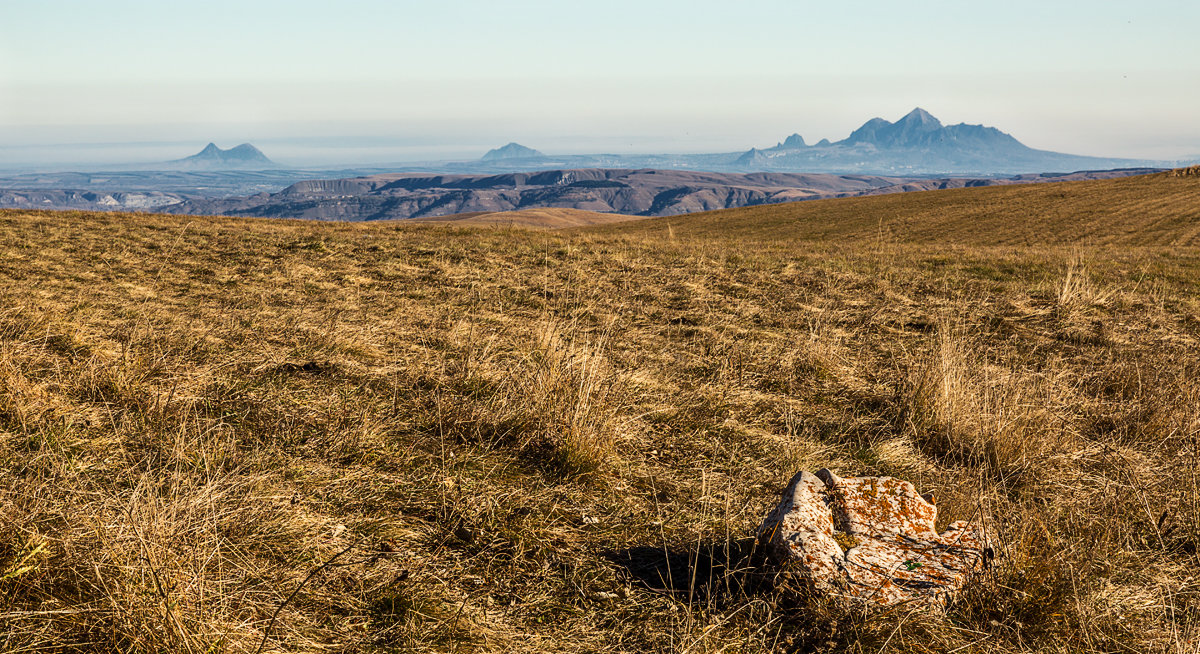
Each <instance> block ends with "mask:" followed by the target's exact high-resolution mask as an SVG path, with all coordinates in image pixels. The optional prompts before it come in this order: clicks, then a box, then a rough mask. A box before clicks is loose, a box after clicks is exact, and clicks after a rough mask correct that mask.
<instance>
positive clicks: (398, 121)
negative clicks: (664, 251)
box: [0, 0, 1200, 168]
mask: <svg viewBox="0 0 1200 654" xmlns="http://www.w3.org/2000/svg"><path fill="white" fill-rule="evenodd" d="M0 10H2V11H0V13H2V14H3V16H4V21H3V23H4V29H3V37H2V38H0V168H3V167H5V166H4V164H5V163H8V164H10V166H11V165H21V164H24V163H34V162H36V163H47V162H54V161H62V162H67V161H88V162H103V161H113V162H115V163H116V162H124V161H126V160H138V159H139V158H141V159H146V160H162V159H168V158H178V157H182V156H186V155H188V154H191V153H193V152H195V151H197V150H199V149H200V148H201V147H203V145H204V144H205V143H207V142H209V141H215V142H217V143H218V145H221V146H223V147H230V146H232V145H236V144H237V143H240V142H243V141H251V142H253V143H255V144H256V145H259V146H260V147H262V149H263V150H264V151H266V152H267V154H268V155H270V156H272V157H273V158H275V159H277V160H280V161H294V162H296V163H310V162H317V161H321V162H333V161H338V162H343V163H368V162H378V161H411V160H420V159H453V158H463V159H467V158H476V157H478V156H480V155H481V154H482V153H483V152H484V151H486V150H487V149H489V148H492V147H496V146H499V145H503V144H504V143H507V142H509V141H517V142H520V143H523V144H525V145H528V146H530V147H534V148H537V149H540V150H542V151H544V152H547V153H549V154H572V153H589V152H624V153H629V152H642V153H646V152H718V151H738V150H745V149H748V148H749V147H751V146H757V147H764V146H770V145H774V144H775V143H776V142H778V141H780V140H782V139H783V138H785V137H786V136H787V135H788V134H791V133H793V132H798V133H800V134H801V135H803V136H804V137H805V139H806V140H808V141H809V142H810V143H812V142H816V141H817V140H819V139H821V138H829V139H831V140H838V139H841V138H844V137H845V136H847V135H848V134H849V133H850V131H852V130H853V129H854V128H856V127H858V126H859V125H861V124H862V123H863V122H865V121H866V120H868V119H870V118H872V117H875V116H880V117H884V118H887V119H889V120H896V119H898V118H900V117H901V116H903V115H904V114H905V113H907V112H908V111H909V110H911V109H912V108H913V107H917V106H920V107H923V108H925V109H926V110H928V111H930V112H931V113H933V114H934V115H935V116H937V117H938V118H940V119H941V120H942V121H943V122H944V123H947V124H950V123H958V122H967V123H972V124H977V123H981V124H985V125H991V126H995V127H998V128H1000V129H1002V130H1004V131H1006V132H1009V133H1011V134H1013V135H1014V136H1016V137H1017V138H1018V139H1020V140H1021V141H1022V142H1024V143H1025V144H1026V145H1029V146H1031V147H1036V148H1041V149H1048V150H1056V151H1063V152H1070V153H1075V154H1087V155H1098V156H1118V157H1137V158H1162V159H1169V158H1182V157H1187V156H1192V155H1197V154H1200V121H1197V120H1196V119H1195V116H1197V115H1200V38H1197V37H1196V35H1197V34H1200V2H1195V0H1142V1H1141V2H1137V3H1133V2H1129V1H1128V0H1124V1H1122V2H1109V1H1106V0H1090V1H1087V2H1082V1H1075V0H1057V1H1053V2H1051V1H1049V0H1038V1H1036V2H1034V1H1027V0H1009V1H1008V2H1004V3H975V2H963V1H962V0H955V1H953V2H944V1H941V0H925V1H923V2H920V3H915V2H895V1H894V0H887V1H884V0H878V1H875V0H841V1H839V2H806V1H803V0H741V1H740V2H737V3H733V2H728V1H727V0H723V1H720V2H715V1H709V0H686V1H676V0H636V1H631V0H606V1H605V2H594V3H582V2H572V1H570V0H565V1H558V2H549V1H543V0H511V1H504V0H486V1H484V0H440V1H439V2H429V1H428V0H422V1H420V2H408V1H405V0H387V1H384V0H341V2H339V3H337V4H336V5H334V4H333V3H329V2H316V1H313V0H287V1H280V0H237V1H231V0H205V1H204V2H198V1H195V0H175V1H170V2H168V1H165V0H105V1H104V2H98V1H96V0H0ZM6 160H7V161H6Z"/></svg>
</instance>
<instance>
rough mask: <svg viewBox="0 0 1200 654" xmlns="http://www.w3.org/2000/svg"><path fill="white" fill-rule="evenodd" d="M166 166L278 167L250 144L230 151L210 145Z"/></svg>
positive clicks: (253, 168) (178, 167) (198, 168)
mask: <svg viewBox="0 0 1200 654" xmlns="http://www.w3.org/2000/svg"><path fill="white" fill-rule="evenodd" d="M166 165H167V166H168V167H169V168H171V169H176V170H265V169H268V168H277V167H278V165H277V164H276V163H275V162H274V161H271V160H270V159H268V158H267V155H265V154H263V153H262V150H259V149H258V148H256V147H254V146H253V145H250V144H249V143H243V144H241V145H239V146H237V147H233V148H230V149H228V150H222V149H221V148H219V147H217V145H216V144H215V143H209V144H208V145H206V146H205V147H204V149H203V150H201V151H200V152H197V153H196V154H193V155H192V156H190V157H185V158H183V159H176V160H175V161H168V162H167V164H166Z"/></svg>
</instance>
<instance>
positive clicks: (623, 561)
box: [605, 537, 776, 604]
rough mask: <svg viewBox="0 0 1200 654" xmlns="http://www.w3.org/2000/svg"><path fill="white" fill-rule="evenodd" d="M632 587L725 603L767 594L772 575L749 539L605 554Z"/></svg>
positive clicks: (617, 551)
mask: <svg viewBox="0 0 1200 654" xmlns="http://www.w3.org/2000/svg"><path fill="white" fill-rule="evenodd" d="M605 558H607V559H608V560H609V561H611V562H613V563H615V564H616V565H618V566H620V567H621V568H622V569H624V570H625V572H626V573H627V574H628V575H629V578H630V580H631V581H632V582H634V583H635V584H637V585H640V586H642V587H644V588H646V589H648V590H651V591H654V592H656V593H662V594H665V595H669V596H671V597H673V598H675V599H677V600H680V601H699V602H706V603H713V604H727V603H729V602H731V601H737V600H741V599H745V598H746V597H747V596H749V595H752V594H756V593H760V592H764V591H769V590H770V589H771V588H773V586H774V579H775V576H776V574H775V570H774V568H773V567H771V566H769V565H767V561H766V557H765V555H764V552H763V550H762V548H761V547H760V546H759V543H758V539H756V538H754V537H749V538H741V539H736V540H734V539H731V540H710V541H706V542H700V543H695V544H693V545H692V546H691V547H679V546H669V545H668V546H652V545H647V546H640V547H632V548H628V549H623V550H614V551H610V552H607V553H606V554H605Z"/></svg>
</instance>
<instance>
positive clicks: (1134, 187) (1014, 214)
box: [597, 169, 1200, 246]
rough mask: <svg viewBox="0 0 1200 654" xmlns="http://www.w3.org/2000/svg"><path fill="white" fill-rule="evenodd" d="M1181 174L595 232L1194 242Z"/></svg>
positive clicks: (722, 215)
mask: <svg viewBox="0 0 1200 654" xmlns="http://www.w3.org/2000/svg"><path fill="white" fill-rule="evenodd" d="M1184 170H1186V169H1181V171H1170V172H1163V173H1154V174H1150V175H1141V176H1135V177H1124V178H1119V179H1107V180H1088V181H1078V182H1062V183H1057V184H1036V185H1021V186H993V187H987V188H970V189H949V190H942V191H930V192H921V193H910V194H904V195H894V194H893V195H880V196H872V197H860V198H846V199H837V200H815V201H811V202H797V203H790V204H779V205H769V206H756V207H743V208H738V209H729V210H725V211H712V212H705V213H696V214H691V215H688V216H686V217H671V218H653V219H650V220H645V221H641V222H637V223H629V224H621V225H613V226H607V227H599V228H597V229H599V230H600V231H602V232H604V233H618V232H619V233H621V234H625V235H627V236H630V237H640V236H649V235H652V234H659V235H661V234H663V233H666V231H667V229H668V226H669V227H670V229H671V232H672V233H673V234H674V235H675V236H676V237H680V238H686V237H701V238H720V239H749V240H766V241H791V240H808V241H840V242H864V241H869V240H873V239H874V240H880V239H883V240H886V241H889V242H893V241H894V242H909V243H942V244H951V243H954V244H962V245H1047V244H1066V243H1080V244H1094V245H1172V246H1195V245H1200V179H1198V178H1197V177H1196V176H1189V175H1186V174H1184Z"/></svg>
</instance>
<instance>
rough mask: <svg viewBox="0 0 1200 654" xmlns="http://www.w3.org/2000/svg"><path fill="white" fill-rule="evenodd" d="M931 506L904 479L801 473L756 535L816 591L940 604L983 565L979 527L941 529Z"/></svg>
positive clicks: (888, 602)
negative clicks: (844, 477) (939, 529)
mask: <svg viewBox="0 0 1200 654" xmlns="http://www.w3.org/2000/svg"><path fill="white" fill-rule="evenodd" d="M936 520H937V507H935V506H934V505H933V504H932V503H930V502H929V501H926V500H925V499H924V498H922V497H921V495H919V494H918V493H917V491H916V489H915V488H914V487H913V485H912V484H910V483H909V482H907V481H901V480H899V479H894V478H892V477H852V478H847V479H841V478H839V477H837V476H836V475H834V474H833V473H832V472H830V471H829V470H820V471H818V472H817V473H816V474H813V473H810V472H801V473H799V474H797V475H796V476H795V477H793V478H792V481H791V482H790V483H789V484H788V487H787V489H786V490H785V491H784V493H783V499H782V500H781V501H780V502H779V505H778V506H776V507H775V510H773V511H772V512H771V513H770V514H769V515H768V516H767V517H766V519H765V520H764V521H763V524H762V526H761V527H759V530H758V536H759V538H760V540H761V541H762V542H764V543H765V544H766V545H767V548H768V551H769V552H770V553H771V554H772V555H773V556H774V557H775V558H776V559H778V560H780V561H782V562H785V563H790V564H791V565H793V566H794V568H795V569H796V570H797V571H799V573H800V574H801V575H803V576H804V577H806V578H808V579H810V580H811V581H812V582H813V584H814V585H815V586H816V587H817V588H818V589H820V590H823V591H826V592H828V593H831V594H834V595H838V596H843V597H851V598H856V599H860V600H865V601H868V602H872V603H876V604H881V605H894V604H899V603H902V602H921V603H929V604H936V605H941V604H944V603H945V602H946V600H947V599H948V598H949V597H950V596H951V595H952V594H953V593H954V592H956V591H958V590H959V589H960V588H962V585H963V583H964V582H965V581H966V580H967V577H968V576H969V575H970V574H971V573H973V572H975V571H978V570H980V569H982V568H983V565H984V564H985V562H986V557H985V552H988V553H990V550H988V547H987V540H986V538H985V535H984V532H983V528H982V526H980V525H977V524H974V523H968V522H963V521H960V522H955V523H953V524H951V525H950V527H949V529H947V530H946V531H945V532H943V533H941V534H939V533H937V530H936V529H935V527H934V522H935V521H936Z"/></svg>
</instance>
